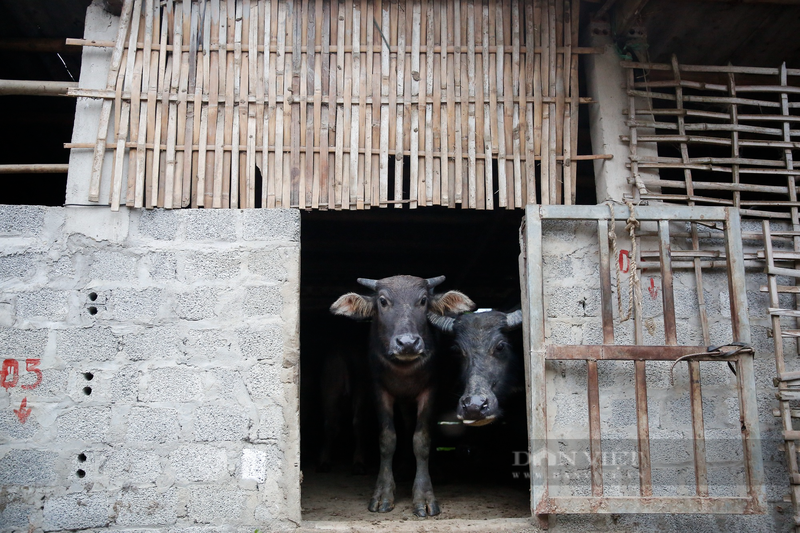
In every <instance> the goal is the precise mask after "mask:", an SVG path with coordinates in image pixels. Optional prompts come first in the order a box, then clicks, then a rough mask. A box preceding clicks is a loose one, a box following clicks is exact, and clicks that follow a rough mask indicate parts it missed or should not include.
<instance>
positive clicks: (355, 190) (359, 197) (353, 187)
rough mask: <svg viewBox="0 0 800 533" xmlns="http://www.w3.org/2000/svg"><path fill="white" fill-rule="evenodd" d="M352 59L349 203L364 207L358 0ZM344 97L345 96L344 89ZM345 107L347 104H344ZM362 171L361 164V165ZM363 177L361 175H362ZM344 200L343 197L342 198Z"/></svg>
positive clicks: (354, 6)
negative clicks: (360, 144)
mask: <svg viewBox="0 0 800 533" xmlns="http://www.w3.org/2000/svg"><path fill="white" fill-rule="evenodd" d="M352 24H353V27H352V30H351V36H352V50H353V51H352V54H351V55H352V59H351V60H350V65H351V68H352V71H351V72H348V74H349V75H350V80H349V81H350V87H351V96H350V98H349V100H351V101H353V102H355V100H358V103H357V104H355V105H351V106H350V150H349V152H350V197H349V200H348V202H349V205H353V204H355V207H356V209H364V182H363V181H362V180H359V177H361V176H359V164H358V159H359V155H358V149H359V142H358V141H359V132H360V131H362V130H361V127H362V124H361V110H362V102H361V95H362V92H361V89H362V87H361V5H360V2H359V1H358V0H356V1H354V2H353V7H352ZM345 98H347V95H346V91H345ZM345 109H347V104H345ZM361 170H362V171H363V166H362V167H361ZM362 179H363V177H362ZM343 200H344V198H343Z"/></svg>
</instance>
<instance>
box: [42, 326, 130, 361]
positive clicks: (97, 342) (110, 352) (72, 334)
mask: <svg viewBox="0 0 800 533" xmlns="http://www.w3.org/2000/svg"><path fill="white" fill-rule="evenodd" d="M56 348H57V353H58V356H59V357H60V358H61V359H63V360H64V361H65V362H67V363H77V362H81V361H109V360H111V359H113V358H114V357H116V356H117V353H118V352H119V351H120V343H119V339H118V338H117V336H116V335H114V333H113V332H112V331H111V328H107V327H103V326H93V327H89V328H74V329H64V330H59V331H58V332H56Z"/></svg>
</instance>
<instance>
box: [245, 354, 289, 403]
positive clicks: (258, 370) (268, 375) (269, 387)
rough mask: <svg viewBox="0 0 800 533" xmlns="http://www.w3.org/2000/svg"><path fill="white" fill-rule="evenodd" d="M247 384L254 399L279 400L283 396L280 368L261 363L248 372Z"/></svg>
mask: <svg viewBox="0 0 800 533" xmlns="http://www.w3.org/2000/svg"><path fill="white" fill-rule="evenodd" d="M245 384H246V385H247V390H248V391H249V392H250V396H251V397H252V398H253V399H259V400H263V399H266V398H272V399H278V398H280V397H282V396H283V393H282V390H283V386H282V384H281V380H280V367H278V366H277V365H274V364H270V363H264V362H260V363H258V364H255V365H253V366H252V367H251V368H250V370H248V372H247V375H246V378H245Z"/></svg>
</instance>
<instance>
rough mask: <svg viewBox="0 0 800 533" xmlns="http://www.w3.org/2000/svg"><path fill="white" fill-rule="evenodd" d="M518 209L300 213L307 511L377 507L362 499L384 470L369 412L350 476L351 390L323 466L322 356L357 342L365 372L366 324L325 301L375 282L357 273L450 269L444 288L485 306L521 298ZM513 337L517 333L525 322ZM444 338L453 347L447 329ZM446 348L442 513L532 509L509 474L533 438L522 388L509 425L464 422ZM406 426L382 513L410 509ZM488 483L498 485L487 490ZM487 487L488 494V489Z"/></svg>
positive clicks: (440, 438) (319, 514) (439, 439)
mask: <svg viewBox="0 0 800 533" xmlns="http://www.w3.org/2000/svg"><path fill="white" fill-rule="evenodd" d="M521 220H522V211H521V210H516V211H514V210H511V211H506V210H499V211H483V212H478V211H465V210H452V209H451V210H447V209H417V210H413V211H412V210H409V209H402V210H401V209H383V210H375V209H373V210H371V211H368V212H309V213H304V214H303V218H302V233H303V241H302V252H301V254H302V260H301V277H302V283H301V302H300V306H301V325H300V329H301V333H300V344H301V383H302V385H301V460H302V469H303V474H304V482H303V487H302V494H303V510H304V518H306V519H320V518H323V517H324V518H325V519H334V520H337V519H338V520H357V519H374V518H375V515H372V517H370V516H369V515H370V514H371V513H369V512H368V511H367V509H366V506H367V501H368V500H369V497H370V495H371V493H372V486H373V484H374V482H375V474H376V472H377V459H378V458H377V450H378V438H377V428H376V424H375V421H374V419H373V418H371V417H370V416H369V414H368V415H367V417H366V418H367V423H366V431H365V436H364V446H365V452H366V458H367V472H366V474H365V475H353V474H352V473H351V461H352V450H353V446H354V442H353V441H354V437H353V431H352V426H351V424H350V417H351V416H352V409H351V405H350V403H349V402H348V401H347V400H345V401H344V402H342V403H341V405H340V406H339V411H340V413H341V416H340V418H339V427H340V431H339V435H338V439H337V441H336V447H335V454H334V461H333V467H332V470H331V472H327V473H322V472H317V468H318V465H319V453H320V447H321V444H322V441H323V436H324V435H323V415H322V411H323V409H324V406H325V403H326V402H330V401H331V400H330V398H327V397H324V396H323V393H322V391H321V381H322V378H323V375H325V373H326V371H329V370H328V367H327V366H326V364H325V363H326V358H327V357H330V356H331V354H332V353H334V352H335V351H337V350H352V351H354V352H355V353H356V354H357V355H356V356H355V357H356V359H357V361H361V364H362V365H363V370H365V371H366V360H365V357H366V356H365V349H366V343H367V335H368V331H369V324H368V323H357V322H354V321H352V320H350V319H347V318H344V317H335V316H333V315H331V314H330V312H329V310H328V309H329V307H330V305H331V304H332V303H333V302H334V301H335V300H336V298H338V297H339V296H341V295H342V294H345V293H347V292H351V291H353V292H361V293H364V294H366V293H368V292H369V291H368V290H367V289H366V288H364V287H361V286H360V285H358V284H357V283H356V279H357V278H359V277H367V278H376V279H377V278H383V277H387V276H391V275H395V274H412V275H416V276H420V277H433V276H438V275H445V276H446V277H447V280H446V281H445V282H444V283H443V284H442V285H440V286H439V287H438V288H437V292H444V291H447V290H450V289H456V290H460V291H462V292H464V293H466V294H467V295H469V296H470V298H472V299H473V300H474V301H475V303H476V304H477V305H478V306H479V307H484V308H485V307H491V308H496V309H500V310H506V311H507V310H510V309H513V308H514V307H515V306H518V305H519V304H520V301H519V294H520V290H519V271H518V256H519V226H520V223H521ZM342 236H346V238H341V237H342ZM517 336H518V337H519V339H517V340H518V344H519V340H521V333H519V331H518V332H517ZM444 345H445V346H447V342H446V339H444ZM440 355H441V358H442V360H443V362H444V363H445V368H444V370H443V372H442V374H445V375H443V376H441V377H440V380H441V381H442V383H441V386H440V393H441V394H440V395H439V396H438V397H437V399H438V408H437V413H438V417H437V420H438V421H439V422H440V423H438V424H437V425H436V428H435V430H434V432H433V439H434V441H433V445H432V448H433V451H432V454H431V457H432V458H431V475H432V477H433V481H434V490H435V491H436V494H437V497H438V498H439V500H440V503H441V504H442V508H443V509H444V511H443V513H445V514H444V515H443V517H444V516H446V517H448V518H469V517H473V514H474V516H481V517H496V518H500V517H513V516H527V515H528V514H529V512H530V511H529V501H528V487H529V485H528V481H527V480H526V479H524V477H523V478H521V479H519V478H518V479H514V478H513V475H512V470H513V454H512V453H511V452H512V451H514V450H525V449H527V426H526V424H525V418H524V411H525V404H524V395H522V394H520V395H517V396H516V397H515V398H514V402H512V403H511V409H509V412H508V413H507V417H506V420H505V421H504V422H503V423H502V424H501V423H497V424H491V425H488V426H485V427H481V428H466V427H465V426H463V425H460V424H456V423H455V416H454V410H455V406H456V401H457V398H458V394H460V393H459V392H457V384H456V383H455V380H456V379H457V376H458V372H459V368H458V360H457V359H456V355H455V354H453V353H451V352H450V351H449V350H447V349H446V348H445V349H443V350H440ZM371 403H372V396H371V391H368V393H367V401H366V404H367V406H368V407H369V405H370V404H371ZM369 412H370V411H369V409H367V413H369ZM442 422H444V423H442ZM448 422H449V424H448ZM402 431H403V429H402V428H399V429H398V452H397V454H396V456H395V475H396V477H397V483H398V491H397V496H398V504H397V510H396V511H395V512H393V513H389V514H388V515H385V518H387V519H397V518H399V516H398V515H399V513H403V516H405V515H406V514H410V486H411V481H412V479H413V468H414V459H413V454H412V453H411V450H410V442H411V436H410V434H408V433H405V434H404V433H403V432H402ZM404 445H405V446H404ZM523 470H526V469H524V468H517V471H519V472H521V471H523ZM479 487H482V488H479ZM490 487H494V489H493V490H487V489H488V488H490ZM487 493H492V496H491V497H489V498H483V496H481V495H485V494H487ZM332 497H335V498H337V499H336V500H332V499H331V498H332ZM404 499H405V500H404ZM404 502H405V503H404ZM471 513H472V514H471ZM476 513H477V514H476Z"/></svg>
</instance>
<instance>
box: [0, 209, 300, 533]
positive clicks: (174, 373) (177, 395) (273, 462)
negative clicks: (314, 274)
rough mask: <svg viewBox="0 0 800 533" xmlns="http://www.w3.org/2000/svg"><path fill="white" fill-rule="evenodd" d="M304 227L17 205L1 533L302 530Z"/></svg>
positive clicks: (2, 253) (2, 398)
mask: <svg viewBox="0 0 800 533" xmlns="http://www.w3.org/2000/svg"><path fill="white" fill-rule="evenodd" d="M299 226H300V216H299V212H298V211H291V210H248V211H238V210H224V211H223V210H220V211H197V210H187V211H164V210H153V211H145V210H136V211H128V210H125V209H123V210H122V211H120V212H119V213H112V212H111V211H110V210H109V209H108V208H107V207H94V208H88V207H66V208H43V207H32V206H0V360H1V361H3V367H2V369H3V370H2V378H3V379H2V385H3V390H2V393H1V394H0V531H28V530H30V531H64V530H74V529H87V528H92V529H106V528H108V529H112V528H113V529H115V530H120V529H121V530H132V529H130V528H135V529H136V530H142V529H141V528H144V529H150V530H152V529H155V530H159V531H183V530H184V529H185V528H189V527H192V528H194V529H192V531H249V532H252V531H253V530H254V529H256V528H261V530H262V531H263V530H280V529H283V528H293V527H294V524H295V523H297V522H298V521H299V519H300V503H299V490H298V488H299V484H300V472H299V416H298V408H299V405H298V377H299V372H298V364H299V346H298V343H299V340H298V339H299V335H298V332H299V318H298V314H299V265H300V242H299V236H300V227H299Z"/></svg>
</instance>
